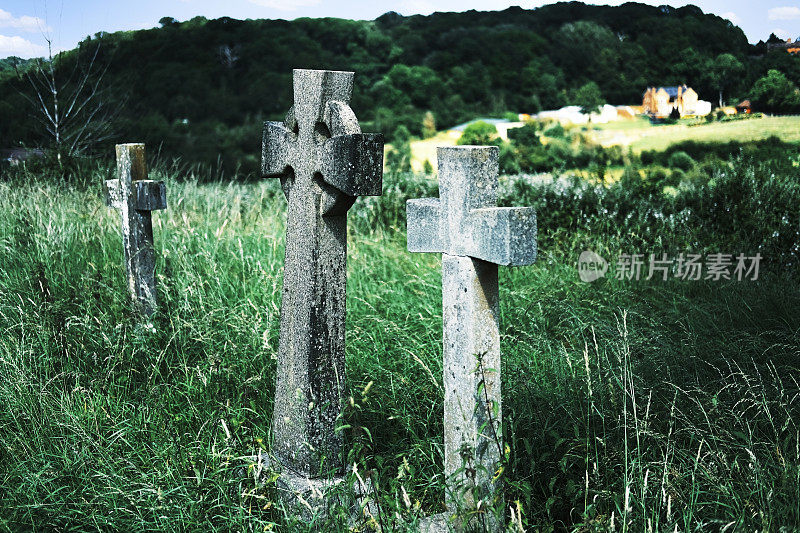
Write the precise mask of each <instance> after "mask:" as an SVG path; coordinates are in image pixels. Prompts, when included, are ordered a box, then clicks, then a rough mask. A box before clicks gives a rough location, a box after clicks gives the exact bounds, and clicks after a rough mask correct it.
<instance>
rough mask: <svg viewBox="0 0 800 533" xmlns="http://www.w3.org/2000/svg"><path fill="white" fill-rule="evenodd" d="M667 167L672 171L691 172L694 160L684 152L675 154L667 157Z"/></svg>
mask: <svg viewBox="0 0 800 533" xmlns="http://www.w3.org/2000/svg"><path fill="white" fill-rule="evenodd" d="M667 166H668V167H669V168H673V169H674V168H677V169H680V170H691V169H692V167H694V159H692V156H690V155H689V154H687V153H686V152H675V153H674V154H672V155H671V156H669V160H668V161H667Z"/></svg>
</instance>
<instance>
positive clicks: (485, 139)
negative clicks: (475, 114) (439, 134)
mask: <svg viewBox="0 0 800 533" xmlns="http://www.w3.org/2000/svg"><path fill="white" fill-rule="evenodd" d="M458 144H460V145H476V146H489V145H495V146H498V145H499V144H500V140H499V139H498V137H497V128H496V127H495V126H494V124H489V123H488V122H484V121H482V120H479V121H477V122H473V123H472V124H470V125H469V126H467V127H466V128H464V133H463V134H461V137H460V138H459V139H458Z"/></svg>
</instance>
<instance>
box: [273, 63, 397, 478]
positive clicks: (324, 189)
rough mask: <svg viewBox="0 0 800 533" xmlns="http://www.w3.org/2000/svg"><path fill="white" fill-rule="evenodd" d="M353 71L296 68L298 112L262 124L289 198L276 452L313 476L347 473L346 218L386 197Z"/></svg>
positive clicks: (379, 145)
mask: <svg viewBox="0 0 800 533" xmlns="http://www.w3.org/2000/svg"><path fill="white" fill-rule="evenodd" d="M352 88H353V73H352V72H335V71H323V70H295V71H294V106H293V107H292V108H291V109H290V110H289V112H288V114H287V115H286V119H285V120H284V121H283V122H282V123H281V122H267V123H266V124H265V125H264V144H263V159H262V174H263V175H264V176H265V177H280V179H281V186H282V188H283V192H284V194H285V195H286V199H287V201H288V210H287V211H288V212H287V223H286V256H285V261H284V278H283V301H282V304H281V324H280V339H279V348H278V367H277V378H276V390H275V407H274V414H273V418H272V442H273V444H272V454H273V455H274V456H275V457H276V458H277V459H278V461H279V462H280V463H281V466H282V467H283V468H287V469H289V470H290V471H291V472H293V473H295V474H299V475H302V476H307V477H310V478H314V477H321V476H325V475H328V474H331V473H335V472H340V471H341V469H342V467H343V464H344V462H343V457H342V455H343V452H342V443H343V440H342V434H341V432H340V431H337V429H336V428H337V425H338V424H340V423H341V422H340V420H339V418H340V414H341V408H342V399H343V394H344V379H345V375H344V372H345V367H344V355H345V289H346V281H347V211H348V209H350V207H351V206H352V205H353V202H354V201H355V199H356V197H357V196H363V195H369V196H379V195H380V194H381V185H382V177H383V137H382V136H381V135H379V134H363V133H361V128H360V126H359V124H358V120H357V119H356V116H355V114H354V113H353V111H352V109H350V106H349V105H348V103H349V101H350V94H351V92H352Z"/></svg>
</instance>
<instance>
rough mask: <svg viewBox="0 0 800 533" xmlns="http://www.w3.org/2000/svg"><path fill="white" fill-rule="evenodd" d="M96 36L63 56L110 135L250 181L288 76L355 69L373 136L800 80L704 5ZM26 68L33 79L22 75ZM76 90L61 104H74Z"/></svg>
mask: <svg viewBox="0 0 800 533" xmlns="http://www.w3.org/2000/svg"><path fill="white" fill-rule="evenodd" d="M161 26H162V27H160V28H156V29H150V30H142V31H134V32H118V33H113V34H98V35H96V36H94V37H91V38H87V40H85V41H84V42H82V43H81V45H80V46H79V48H78V49H76V50H75V51H72V52H70V53H68V54H66V55H65V57H63V58H61V60H60V61H59V62H58V65H57V66H58V69H59V70H60V72H62V73H63V75H62V76H60V79H62V80H63V79H67V74H68V73H71V72H73V70H74V66H75V65H76V64H77V65H78V66H79V69H80V68H85V65H87V64H89V60H88V58H89V57H90V56H91V55H92V54H94V53H95V51H97V50H99V52H98V56H97V61H96V62H95V64H94V66H93V68H92V69H91V72H92V76H97V75H99V73H101V72H104V77H103V79H102V84H101V93H100V97H101V98H102V99H103V100H105V101H106V102H109V103H113V104H114V106H112V107H116V108H117V112H116V113H115V114H114V115H113V118H112V128H111V130H112V132H113V138H111V139H109V140H108V142H109V143H110V142H113V141H118V140H141V141H145V142H147V143H148V145H150V146H151V149H155V148H157V147H160V149H161V151H162V153H165V154H169V155H178V156H181V157H182V158H184V159H185V160H203V161H214V160H216V159H217V157H218V155H220V156H221V157H222V158H223V159H224V160H225V161H226V163H227V165H228V166H230V165H233V164H237V163H241V164H244V165H245V167H246V168H248V169H253V168H255V163H256V161H257V157H258V145H259V142H260V133H259V132H260V128H261V122H262V121H263V120H264V119H267V118H280V117H282V115H283V113H284V112H285V111H286V110H287V109H288V108H289V106H290V105H291V88H292V84H291V73H292V69H293V68H298V67H299V68H320V69H323V68H324V69H336V70H353V71H355V72H356V86H355V89H354V93H353V102H352V106H353V108H354V110H355V111H356V113H357V114H358V116H359V117H360V118H361V120H362V121H364V122H365V127H366V128H367V129H371V130H375V131H383V132H384V133H386V134H387V135H388V136H390V137H391V135H392V133H393V132H394V131H395V128H396V127H397V126H398V125H400V124H403V125H405V126H406V127H407V128H408V129H409V130H410V131H411V132H412V133H418V132H420V130H421V128H422V123H423V117H424V115H425V113H426V112H428V111H430V112H432V113H433V117H434V119H435V121H436V125H437V127H438V128H442V127H445V126H449V125H453V124H456V123H458V122H460V121H462V120H465V119H468V118H472V117H474V116H477V115H487V114H492V115H502V114H503V113H504V112H507V111H513V112H535V111H537V110H539V109H541V108H554V107H558V106H561V105H564V104H567V103H570V100H571V98H572V95H573V93H574V92H575V91H576V90H577V89H578V88H580V87H582V86H583V85H585V84H586V83H588V82H590V81H594V82H596V83H597V85H598V86H599V88H600V91H601V93H602V96H603V98H604V99H605V100H606V101H608V102H610V103H616V104H623V103H639V102H640V101H641V95H642V92H643V91H644V89H645V87H646V86H647V85H654V84H671V85H676V84H679V83H688V84H690V85H691V86H693V87H694V88H695V89H697V90H698V92H699V93H700V96H701V98H704V99H707V100H714V99H715V95H716V94H717V91H716V90H715V88H714V84H713V81H712V79H711V77H710V76H709V75H708V74H707V73H708V71H709V68H710V65H712V64H713V62H714V61H715V60H716V58H717V57H718V56H719V55H720V54H723V53H728V54H733V55H734V56H736V57H737V58H738V59H739V60H740V61H741V62H742V63H744V64H745V65H746V67H747V74H746V75H745V76H741V77H739V78H737V79H736V80H734V84H733V86H732V87H730V88H729V93H730V94H732V95H740V94H743V93H744V91H746V90H747V89H748V88H749V87H750V86H752V82H753V80H755V79H757V78H758V77H760V76H762V75H763V74H764V73H765V72H766V71H767V70H768V69H769V68H776V66H777V67H779V68H780V69H781V70H782V71H784V72H785V73H786V74H787V75H788V76H789V77H790V79H792V80H793V81H795V82H798V81H800V79H799V78H800V68H798V65H797V62H796V60H795V59H794V58H791V57H789V56H788V55H787V54H785V53H780V52H772V53H770V54H766V51H765V48H766V47H765V46H764V47H761V48H759V47H755V46H751V45H749V44H748V41H747V39H746V37H745V35H744V33H743V32H742V30H741V29H739V28H738V27H736V26H734V25H733V24H732V23H731V22H729V21H727V20H725V19H722V18H720V17H717V16H715V15H709V14H704V13H703V12H702V11H701V10H700V9H699V8H697V7H693V6H687V7H682V8H669V7H651V6H646V5H643V4H636V3H627V4H624V5H622V6H619V7H606V6H589V5H585V4H582V3H579V2H570V3H558V4H554V5H550V6H545V7H541V8H538V9H533V10H524V9H521V8H518V7H513V8H509V9H506V10H504V11H499V12H476V11H468V12H465V13H436V14H433V15H430V16H411V17H403V16H400V15H398V14H396V13H387V14H385V15H382V16H381V17H379V18H377V19H376V20H374V21H351V20H341V19H309V18H303V19H297V20H294V21H284V20H245V21H241V20H234V19H230V18H221V19H217V20H206V19H205V18H202V17H197V18H194V19H191V20H189V21H186V22H178V21H175V20H173V19H171V18H169V17H165V18H164V19H162V21H161ZM9 64H10V62H8V61H6V62H3V63H0V69H3V68H4V70H2V71H1V72H0V76H2V79H3V80H4V81H3V82H2V84H0V135H1V136H2V138H1V139H0V144H2V146H0V148H4V147H7V146H10V145H13V144H15V143H18V142H20V141H22V142H24V143H25V144H27V145H29V146H33V145H37V144H39V145H41V143H42V141H41V139H42V138H43V137H42V131H41V130H40V129H39V128H38V125H37V123H36V122H35V121H34V120H32V119H31V118H30V116H31V114H35V110H34V109H33V106H32V105H31V104H30V103H28V102H27V101H26V100H25V99H24V98H23V96H22V95H21V94H19V91H28V92H30V84H29V83H28V81H26V80H25V79H24V76H22V77H20V76H19V74H18V72H19V71H15V70H13V69H10V68H8V65H9ZM23 70H24V66H23ZM65 92H68V91H65Z"/></svg>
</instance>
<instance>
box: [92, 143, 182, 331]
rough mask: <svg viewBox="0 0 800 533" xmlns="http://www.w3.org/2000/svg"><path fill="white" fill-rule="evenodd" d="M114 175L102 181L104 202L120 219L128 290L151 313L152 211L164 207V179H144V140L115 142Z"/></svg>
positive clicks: (153, 299)
mask: <svg viewBox="0 0 800 533" xmlns="http://www.w3.org/2000/svg"><path fill="white" fill-rule="evenodd" d="M116 152H117V176H118V177H117V179H114V180H107V181H106V183H105V191H106V204H107V205H108V206H109V207H113V208H115V209H118V210H119V212H120V217H121V219H122V249H123V252H124V256H125V271H126V275H127V279H128V290H129V292H130V294H131V298H132V300H133V304H134V308H135V309H136V311H137V312H139V313H141V314H143V315H144V316H146V317H149V316H151V315H152V314H153V313H154V312H155V309H156V308H157V307H158V295H157V292H156V279H155V253H154V251H153V220H152V214H151V212H152V211H156V210H160V209H166V207H167V188H166V186H165V185H164V182H161V181H153V180H148V179H147V165H146V163H145V148H144V144H118V145H117V146H116Z"/></svg>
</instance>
